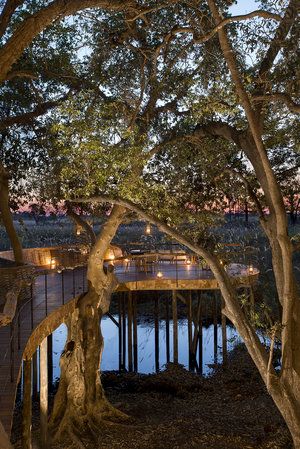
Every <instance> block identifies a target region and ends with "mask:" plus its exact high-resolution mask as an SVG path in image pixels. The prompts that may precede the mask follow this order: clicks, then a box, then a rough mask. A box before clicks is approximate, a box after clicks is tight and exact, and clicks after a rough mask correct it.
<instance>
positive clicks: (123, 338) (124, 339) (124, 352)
mask: <svg viewBox="0 0 300 449" xmlns="http://www.w3.org/2000/svg"><path fill="white" fill-rule="evenodd" d="M122 306H123V307H122V312H123V318H122V331H123V335H122V342H123V351H122V352H123V369H124V370H125V369H126V306H125V293H123V298H122Z"/></svg>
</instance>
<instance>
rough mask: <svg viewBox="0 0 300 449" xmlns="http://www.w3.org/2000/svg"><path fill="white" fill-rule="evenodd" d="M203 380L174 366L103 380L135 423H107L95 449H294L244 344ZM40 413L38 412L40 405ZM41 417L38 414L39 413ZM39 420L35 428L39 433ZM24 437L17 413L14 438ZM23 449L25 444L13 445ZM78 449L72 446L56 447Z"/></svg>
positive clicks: (92, 445) (87, 444)
mask: <svg viewBox="0 0 300 449" xmlns="http://www.w3.org/2000/svg"><path fill="white" fill-rule="evenodd" d="M229 357H230V358H229V363H228V368H226V369H222V368H221V367H217V368H216V370H215V373H214V375H212V376H211V377H209V378H202V377H200V376H199V375H197V374H193V373H190V372H188V371H186V370H185V369H183V368H182V367H180V366H175V365H173V364H169V365H168V366H167V369H166V370H165V371H163V372H161V373H159V374H152V375H138V374H134V373H124V374H118V373H112V372H106V373H103V374H102V382H103V385H104V388H105V390H106V394H107V397H108V398H109V400H110V401H111V402H112V403H113V405H115V406H116V407H117V408H118V409H120V410H122V411H123V412H125V413H126V414H127V415H129V416H130V417H131V419H130V420H129V421H128V422H126V423H125V424H114V423H110V424H103V426H102V428H99V440H98V443H96V442H93V443H91V442H90V441H89V440H88V438H87V437H86V436H85V437H84V438H83V441H84V444H85V447H87V448H89V449H98V448H99V449H100V448H101V449H121V448H122V449H177V448H180V449H181V448H182V449H183V448H186V449H187V448H197V449H252V448H258V449H283V448H284V449H289V448H292V443H291V439H290V436H289V433H288V430H287V428H286V426H285V424H284V422H283V420H282V419H281V417H280V415H279V413H278V411H277V409H276V407H275V406H274V404H273V402H272V399H271V398H270V397H269V395H268V394H267V391H266V388H265V387H264V385H263V383H262V381H261V379H260V377H259V375H258V373H257V371H256V368H255V367H254V366H253V364H252V362H251V360H250V358H249V356H248V355H247V353H246V351H245V349H244V347H243V346H239V347H238V348H236V349H235V350H234V351H233V353H231V354H230V356H229ZM34 410H36V411H37V410H38V407H37V406H36V407H34ZM36 415H37V413H36ZM37 419H38V418H37V416H35V420H34V421H35V422H34V424H35V426H34V427H38V422H37ZM19 431H20V411H19V410H18V409H17V411H16V417H15V425H14V437H15V439H18V437H19ZM15 447H16V448H20V447H21V446H20V443H17V444H16V445H15ZM66 448H68V449H73V446H72V445H71V443H70V444H68V445H65V446H64V447H62V446H56V447H55V449H66Z"/></svg>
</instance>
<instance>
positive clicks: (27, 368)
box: [22, 360, 32, 449]
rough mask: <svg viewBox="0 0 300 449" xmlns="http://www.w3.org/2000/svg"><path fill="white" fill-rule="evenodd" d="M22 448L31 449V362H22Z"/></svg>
mask: <svg viewBox="0 0 300 449" xmlns="http://www.w3.org/2000/svg"><path fill="white" fill-rule="evenodd" d="M23 379H24V380H23V382H24V383H23V410H22V448H23V449H31V448H32V446H31V420H32V402H31V360H24V361H23Z"/></svg>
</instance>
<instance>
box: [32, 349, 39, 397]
mask: <svg viewBox="0 0 300 449" xmlns="http://www.w3.org/2000/svg"><path fill="white" fill-rule="evenodd" d="M37 363H38V354H37V351H35V353H34V354H33V356H32V398H33V400H34V401H36V400H37V397H38V385H37V381H38V378H37V376H38V370H37Z"/></svg>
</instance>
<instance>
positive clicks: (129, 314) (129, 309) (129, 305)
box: [127, 290, 132, 372]
mask: <svg viewBox="0 0 300 449" xmlns="http://www.w3.org/2000/svg"><path fill="white" fill-rule="evenodd" d="M127 299H128V301H127V344H128V371H130V372H131V371H132V292H131V290H129V292H128V298H127Z"/></svg>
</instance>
